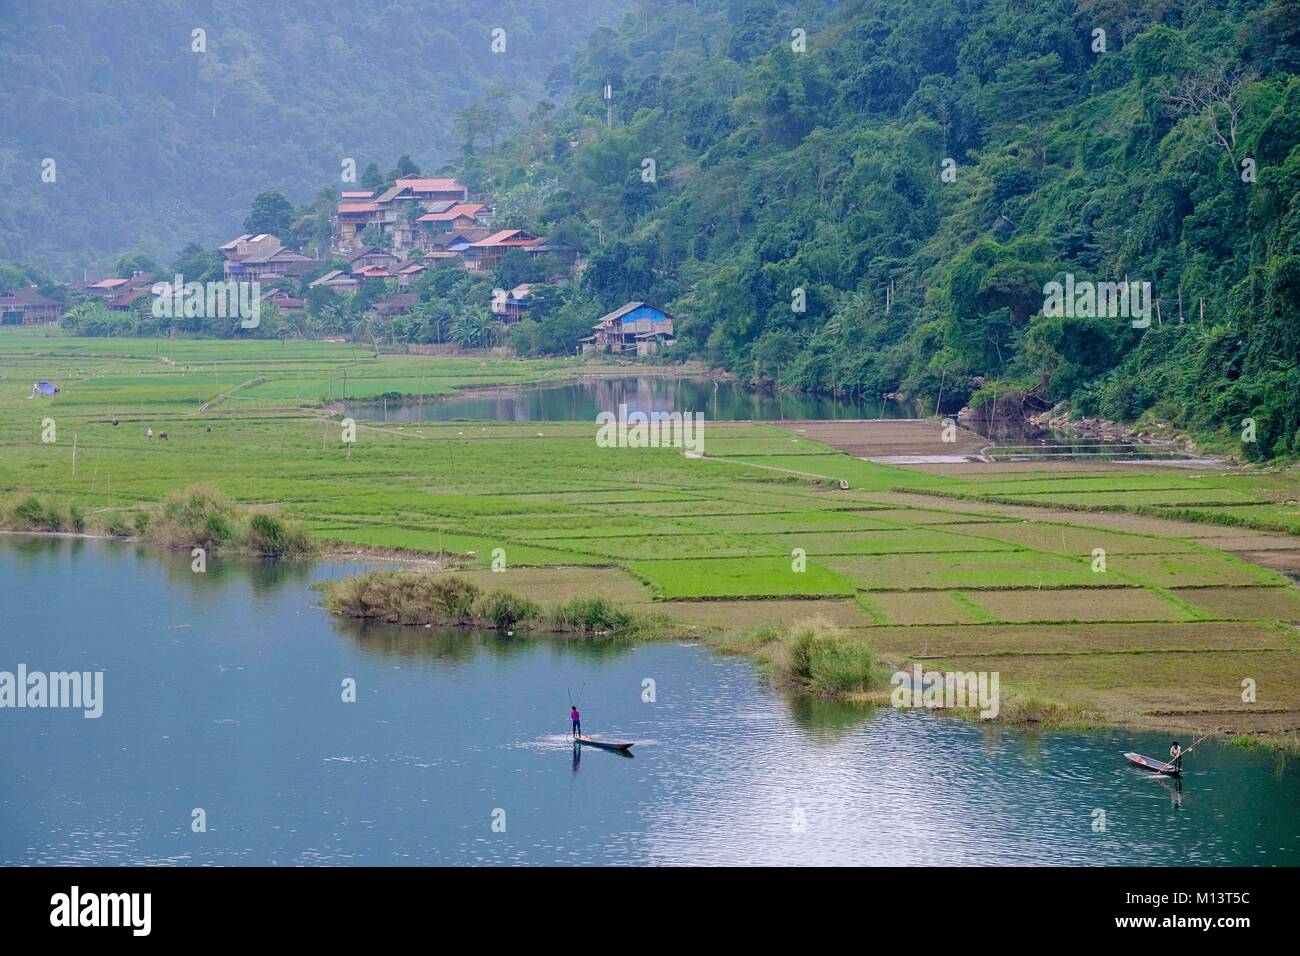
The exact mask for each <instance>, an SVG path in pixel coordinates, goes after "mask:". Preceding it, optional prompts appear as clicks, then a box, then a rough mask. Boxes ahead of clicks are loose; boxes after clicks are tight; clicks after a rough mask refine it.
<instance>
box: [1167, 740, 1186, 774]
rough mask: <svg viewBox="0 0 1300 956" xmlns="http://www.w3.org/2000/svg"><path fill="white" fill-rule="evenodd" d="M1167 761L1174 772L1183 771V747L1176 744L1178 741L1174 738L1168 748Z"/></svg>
mask: <svg viewBox="0 0 1300 956" xmlns="http://www.w3.org/2000/svg"><path fill="white" fill-rule="evenodd" d="M1169 762H1170V764H1172V765H1173V768H1174V771H1175V772H1176V773H1182V772H1183V748H1182V747H1180V746H1178V741H1176V740H1175V741H1174V745H1173V746H1172V747H1170V748H1169Z"/></svg>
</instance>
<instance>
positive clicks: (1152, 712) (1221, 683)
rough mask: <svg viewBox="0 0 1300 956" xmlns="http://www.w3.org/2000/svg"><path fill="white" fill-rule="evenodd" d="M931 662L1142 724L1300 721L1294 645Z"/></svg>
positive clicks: (1264, 726) (1266, 727) (1243, 726)
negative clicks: (1250, 693)
mask: <svg viewBox="0 0 1300 956" xmlns="http://www.w3.org/2000/svg"><path fill="white" fill-rule="evenodd" d="M928 666H931V667H932V668H933V669H935V670H959V671H976V672H978V671H989V672H992V671H997V672H998V673H999V675H1000V678H999V679H1000V681H1001V684H1002V692H1003V694H1004V695H1005V694H1006V693H1008V692H1010V693H1012V694H1025V695H1028V696H1033V697H1046V698H1049V699H1053V700H1059V701H1062V702H1064V703H1066V704H1071V705H1075V706H1078V707H1081V708H1083V709H1085V710H1087V711H1090V712H1100V713H1105V714H1107V715H1109V717H1110V718H1111V720H1112V721H1118V722H1122V723H1130V724H1134V725H1138V726H1148V727H1160V728H1168V729H1173V728H1177V727H1195V728H1213V727H1215V726H1232V727H1233V728H1235V729H1236V730H1238V731H1239V732H1246V731H1253V732H1262V731H1273V732H1277V731H1286V730H1294V729H1296V728H1297V726H1298V725H1300V653H1296V652H1294V651H1269V650H1261V651H1245V650H1242V651H1202V652H1197V653H1186V652H1173V653H1165V652H1158V651H1157V652H1150V653H1142V654H1131V653H1114V654H1111V653H1097V654H1083V655H1037V656H1025V657H1009V656H1001V657H979V656H972V657H950V658H946V659H944V660H942V661H940V662H936V663H934V664H932V665H928ZM1247 678H1249V679H1251V680H1253V681H1255V687H1256V700H1255V702H1254V703H1245V702H1243V701H1242V699H1241V698H1242V681H1243V680H1245V679H1247Z"/></svg>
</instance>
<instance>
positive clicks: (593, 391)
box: [349, 375, 924, 422]
mask: <svg viewBox="0 0 1300 956" xmlns="http://www.w3.org/2000/svg"><path fill="white" fill-rule="evenodd" d="M620 404H625V405H627V407H628V411H629V412H637V411H640V412H646V413H649V412H655V411H663V412H671V411H679V412H681V411H692V412H703V413H704V417H705V418H706V419H707V420H708V421H751V420H752V421H780V420H781V419H786V418H789V419H817V420H831V419H841V418H915V417H916V416H917V415H918V414H924V413H923V412H922V411H921V410H920V409H919V408H915V407H913V406H911V405H906V404H904V403H901V402H894V401H889V400H887V399H871V400H867V399H862V400H854V399H845V398H841V399H833V398H828V397H825V396H817V395H771V394H766V393H763V392H758V391H755V390H753V389H749V388H746V387H745V386H744V385H741V384H740V383H738V382H724V381H719V382H713V381H709V380H707V379H703V378H669V377H665V376H659V375H629V376H626V377H619V378H586V379H581V380H579V381H574V382H565V383H563V384H559V385H530V386H526V387H522V388H511V389H504V390H502V391H500V392H496V393H494V394H492V395H491V396H485V395H478V396H476V395H474V394H473V393H469V394H466V395H463V396H458V397H453V398H447V399H440V400H438V401H430V402H424V403H423V404H412V403H410V402H402V403H397V402H390V403H388V405H387V406H385V405H383V404H382V403H381V404H379V405H374V404H366V405H355V406H351V407H350V409H349V413H350V414H352V415H353V416H354V417H358V418H383V417H384V416H385V415H387V418H388V420H389V421H501V422H533V421H545V422H549V421H561V422H584V421H595V420H596V415H597V414H599V413H600V412H604V411H616V410H617V408H618V406H619V405H620Z"/></svg>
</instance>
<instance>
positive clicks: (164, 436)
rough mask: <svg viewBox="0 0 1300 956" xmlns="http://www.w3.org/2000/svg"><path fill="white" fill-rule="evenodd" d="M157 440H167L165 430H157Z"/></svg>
mask: <svg viewBox="0 0 1300 956" xmlns="http://www.w3.org/2000/svg"><path fill="white" fill-rule="evenodd" d="M158 440H159V441H166V440H167V433H166V432H159V433H158Z"/></svg>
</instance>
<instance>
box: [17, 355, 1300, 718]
mask: <svg viewBox="0 0 1300 956" xmlns="http://www.w3.org/2000/svg"><path fill="white" fill-rule="evenodd" d="M590 369H591V366H583V365H580V364H579V363H577V362H575V361H547V362H533V361H528V362H524V361H515V360H510V359H504V358H493V359H479V358H455V357H424V356H410V355H379V356H376V355H374V354H373V353H372V352H370V351H366V350H361V349H358V348H355V347H353V346H351V345H346V344H332V343H322V342H287V343H280V342H252V341H250V342H225V341H189V340H162V341H159V342H155V341H153V340H142V339H122V340H114V339H75V338H67V337H62V336H58V335H56V334H50V335H39V334H33V333H30V332H23V331H4V332H0V497H2V498H4V499H5V500H7V501H10V502H11V501H13V500H14V499H15V498H16V497H18V496H20V495H23V494H26V493H29V492H35V493H39V494H42V495H47V496H50V497H53V498H56V499H62V500H76V501H78V502H80V503H81V504H83V505H84V507H85V508H86V510H87V511H88V512H90V513H91V514H92V516H93V514H94V513H96V512H98V513H109V512H111V510H113V509H130V508H136V507H138V506H139V505H140V504H142V503H153V502H157V501H159V500H161V499H162V498H163V497H164V496H166V495H167V494H168V493H170V492H173V491H177V490H180V489H183V488H185V487H187V486H189V485H192V484H195V483H203V484H207V485H211V486H213V487H214V488H216V489H218V490H219V491H221V492H222V493H224V494H225V495H227V496H229V497H230V498H232V499H234V500H236V501H238V502H241V503H244V504H247V505H269V506H274V507H275V508H276V509H278V510H279V512H280V513H282V514H283V515H286V516H289V517H292V518H295V519H298V520H300V521H301V522H303V523H304V524H305V526H306V527H307V528H308V529H309V531H310V532H311V534H312V535H313V536H315V537H316V538H317V539H319V540H320V541H321V542H324V543H328V544H329V545H330V546H332V547H336V548H341V549H357V550H371V551H382V552H387V551H402V552H411V553H415V554H427V555H432V554H441V555H446V556H449V557H450V558H451V559H452V561H453V562H454V563H455V564H456V565H457V566H458V567H459V568H460V570H458V571H456V572H448V573H462V574H466V575H468V576H470V577H472V578H473V579H475V580H476V581H477V582H478V583H480V584H482V585H484V586H486V587H492V586H499V587H506V588H511V589H514V590H516V591H519V592H521V593H525V594H528V595H529V596H533V597H535V598H546V599H563V598H567V597H571V596H581V595H591V594H599V595H602V596H606V597H609V598H611V599H613V600H616V601H618V602H620V603H622V604H625V605H627V606H629V607H636V608H644V609H653V610H655V611H658V612H661V613H663V614H664V615H665V616H666V618H667V619H668V620H669V621H671V622H672V627H673V629H674V633H677V634H681V633H683V632H685V633H688V634H696V635H698V636H699V637H700V638H702V639H710V638H711V637H712V636H716V635H720V634H724V633H729V632H736V631H740V630H744V629H747V628H754V627H760V626H764V625H784V624H789V623H792V622H795V621H798V620H803V619H806V618H811V617H815V616H819V617H824V618H826V619H828V620H829V621H831V622H833V623H834V624H836V625H838V626H839V627H841V628H844V629H846V631H847V632H848V633H849V634H851V635H852V636H853V637H854V638H855V639H860V640H863V641H866V642H870V644H871V646H872V647H873V648H874V649H875V651H876V653H877V654H878V655H880V656H881V657H882V658H884V659H885V661H886V662H887V663H889V664H896V665H907V664H910V663H911V662H912V661H915V660H919V661H923V662H925V664H926V666H927V667H929V668H932V669H952V670H963V671H972V670H973V671H979V670H996V671H998V672H999V673H1000V674H1001V681H1002V686H1003V690H1004V693H1005V692H1008V691H1010V692H1012V693H1014V694H1016V695H1019V696H1021V697H1022V698H1023V699H1025V700H1027V701H1037V702H1046V703H1049V704H1054V705H1059V706H1060V707H1061V708H1064V709H1066V710H1068V711H1069V712H1070V713H1071V714H1074V715H1076V716H1077V718H1078V719H1079V720H1080V721H1081V722H1095V723H1124V724H1132V725H1141V726H1150V727H1165V728H1182V727H1187V728H1189V729H1206V730H1208V729H1211V728H1219V729H1224V730H1232V731H1238V732H1252V733H1269V732H1273V733H1280V732H1287V731H1293V730H1295V729H1296V728H1297V727H1300V640H1298V638H1300V631H1298V630H1297V624H1298V623H1300V591H1297V589H1296V586H1295V584H1294V581H1293V579H1292V577H1291V576H1290V575H1292V574H1297V573H1300V504H1298V501H1300V475H1298V474H1297V473H1296V472H1295V471H1261V470H1246V469H1236V468H1196V467H1182V468H1170V467H1163V466H1160V465H1154V464H1143V463H1122V464H1121V463H1115V464H1106V463H1102V462H1097V461H1089V462H1086V463H1078V464H1074V463H1067V462H1060V461H1052V462H1043V463H1037V462H1013V463H1008V462H998V463H992V462H969V463H959V464H956V463H948V464H919V465H915V466H912V465H907V466H904V465H892V464H882V463H878V462H873V461H869V460H865V459H864V458H863V457H858V454H865V452H864V451H863V450H864V449H871V448H872V447H875V446H876V444H877V443H875V441H874V436H875V435H876V432H875V431H873V429H874V428H881V427H885V426H888V427H889V428H890V429H892V431H891V432H890V433H889V435H887V436H885V439H884V443H885V444H886V445H887V446H888V447H889V448H890V449H891V451H899V450H900V449H901V446H900V445H899V443H898V442H897V441H896V440H895V437H890V436H894V435H895V433H896V432H897V431H898V425H897V423H894V424H893V425H888V423H870V422H867V423H836V424H837V428H836V429H835V430H833V435H831V437H833V439H834V440H835V442H836V444H837V445H843V446H846V447H849V448H850V450H851V451H853V452H855V454H849V453H846V452H845V451H842V450H840V449H839V448H837V447H833V446H832V445H831V444H827V443H825V442H823V441H821V440H818V437H814V436H816V435H820V436H822V437H827V436H826V435H823V433H821V432H818V431H817V430H816V429H812V430H810V429H808V428H806V427H804V426H803V425H800V424H787V425H785V426H784V427H782V426H781V425H777V424H766V423H750V422H709V423H707V426H706V430H705V457H703V458H694V457H686V456H685V455H683V454H682V452H681V450H680V449H671V448H644V449H642V448H601V447H598V446H597V444H596V442H595V433H596V426H595V424H594V423H593V422H572V423H555V422H546V423H528V422H450V423H443V422H430V423H409V422H408V423H383V422H357V424H356V441H355V442H354V443H352V444H350V445H349V444H347V443H345V442H343V441H342V437H343V431H342V429H341V427H340V422H339V420H338V419H337V417H335V416H332V415H331V414H330V412H329V411H328V409H326V408H325V407H324V406H326V405H327V404H329V403H331V402H336V401H339V400H341V399H343V398H344V397H345V396H346V397H347V398H348V399H350V400H354V401H355V400H362V401H364V400H382V399H383V398H384V397H385V396H389V397H390V399H391V397H392V396H396V395H402V396H409V397H410V398H412V399H414V400H417V401H418V400H421V399H422V398H423V399H428V398H434V397H436V396H439V395H448V394H452V393H454V392H456V391H457V390H460V389H465V388H470V387H483V386H510V385H526V384H529V383H537V382H545V381H552V380H558V379H562V378H564V377H566V376H572V375H574V374H577V373H579V372H581V371H587V370H590ZM42 379H48V380H50V381H53V382H55V383H56V384H58V386H59V387H60V389H61V391H60V393H59V394H58V395H55V396H53V397H49V398H35V399H33V398H29V397H28V396H29V394H30V393H31V388H32V383H33V382H35V381H38V380H42ZM47 420H52V423H53V426H54V430H53V436H52V437H53V439H54V440H53V441H43V440H42V439H43V438H48V437H51V435H50V430H49V425H50V424H51V422H50V421H47ZM115 422H116V424H115ZM913 427H914V429H921V428H922V426H913ZM148 428H152V429H153V430H154V431H155V433H157V432H160V431H166V432H167V433H168V441H166V442H161V441H159V440H157V439H154V440H152V441H150V440H149V439H147V438H146V437H145V431H146V429H148ZM936 431H937V426H936ZM940 451H944V452H947V451H950V449H949V448H943V449H940ZM494 558H495V559H496V561H497V565H498V566H500V564H501V563H502V562H504V566H505V569H504V571H493V570H492V564H493V560H494ZM1243 681H1250V682H1253V686H1254V687H1255V688H1256V695H1255V699H1254V701H1247V700H1243V691H1242V687H1243Z"/></svg>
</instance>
